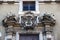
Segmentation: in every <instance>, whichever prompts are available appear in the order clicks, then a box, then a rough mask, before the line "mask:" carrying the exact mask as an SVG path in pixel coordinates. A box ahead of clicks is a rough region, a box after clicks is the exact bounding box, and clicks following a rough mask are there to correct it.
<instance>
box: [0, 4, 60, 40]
mask: <svg viewBox="0 0 60 40" xmlns="http://www.w3.org/2000/svg"><path fill="white" fill-rule="evenodd" d="M39 5H40V6H39V8H40V13H44V12H47V13H52V14H54V15H55V18H56V25H55V27H54V33H55V36H56V38H57V39H56V40H60V32H59V31H60V3H51V4H50V3H39ZM18 8H19V4H18V3H17V4H6V3H5V4H0V32H2V38H1V39H2V40H4V35H5V30H4V27H3V26H2V20H3V19H4V18H5V17H6V16H7V13H9V12H11V13H13V14H16V15H17V14H18Z"/></svg>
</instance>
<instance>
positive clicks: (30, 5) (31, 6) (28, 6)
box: [23, 1, 35, 11]
mask: <svg viewBox="0 0 60 40" xmlns="http://www.w3.org/2000/svg"><path fill="white" fill-rule="evenodd" d="M23 11H35V1H23Z"/></svg>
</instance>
